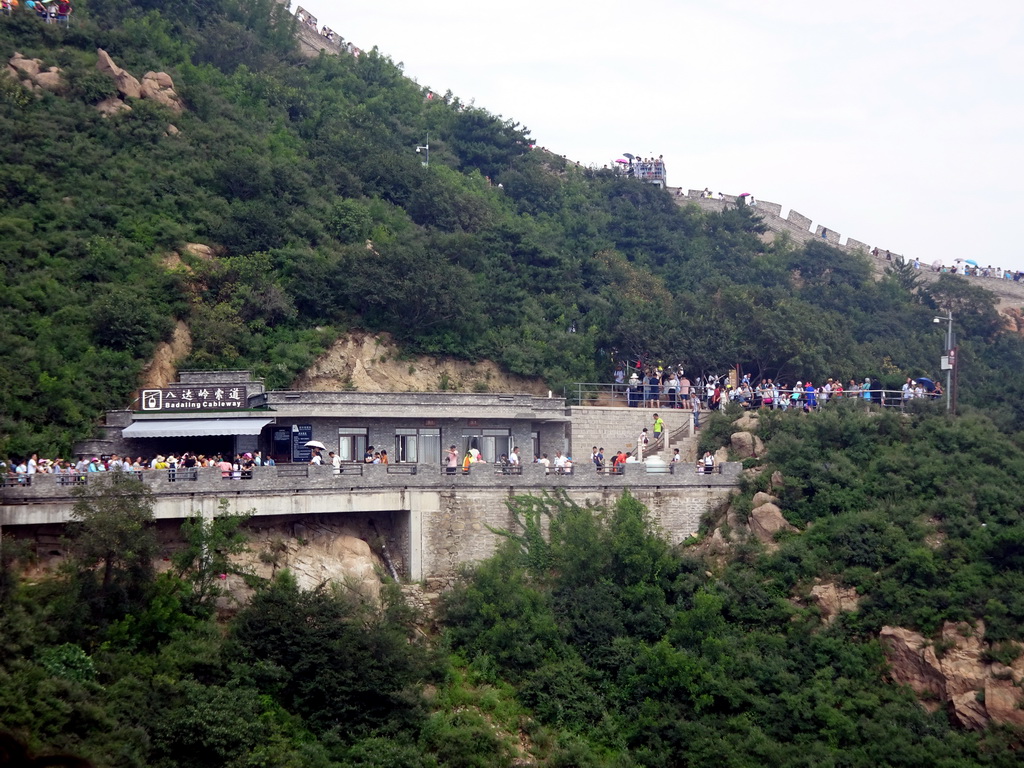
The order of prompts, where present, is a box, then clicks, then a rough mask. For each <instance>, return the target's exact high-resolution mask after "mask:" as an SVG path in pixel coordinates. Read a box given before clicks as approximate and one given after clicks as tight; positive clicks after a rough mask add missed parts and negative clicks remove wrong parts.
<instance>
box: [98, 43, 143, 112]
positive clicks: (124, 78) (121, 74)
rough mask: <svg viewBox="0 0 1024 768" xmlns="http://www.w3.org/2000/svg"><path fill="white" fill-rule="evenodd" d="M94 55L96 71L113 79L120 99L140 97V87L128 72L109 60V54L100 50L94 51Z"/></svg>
mask: <svg viewBox="0 0 1024 768" xmlns="http://www.w3.org/2000/svg"><path fill="white" fill-rule="evenodd" d="M96 55H97V56H98V57H99V59H98V60H97V61H96V69H98V70H99V71H100V72H103V73H104V74H107V75H109V76H110V77H112V78H113V80H114V82H115V83H116V84H117V92H118V93H120V94H121V97H122V98H125V99H138V98H141V97H142V85H141V84H140V83H139V81H138V80H137V79H136V78H135V77H134V76H133V75H132V74H131V73H130V72H128V71H126V70H124V69H121V68H120V67H119V66H117V64H115V63H114V60H113V59H112V58H110V54H109V53H107V52H106V51H104V50H103V49H102V48H98V49H97V50H96Z"/></svg>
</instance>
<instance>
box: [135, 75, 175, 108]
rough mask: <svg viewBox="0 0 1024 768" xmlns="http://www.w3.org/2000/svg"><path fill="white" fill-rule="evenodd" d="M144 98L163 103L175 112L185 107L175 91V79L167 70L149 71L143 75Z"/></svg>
mask: <svg viewBox="0 0 1024 768" xmlns="http://www.w3.org/2000/svg"><path fill="white" fill-rule="evenodd" d="M142 98H144V99H151V100H153V101H155V102H157V103H158V104H163V105H164V106H165V107H167V108H168V109H171V110H173V111H175V112H182V111H184V109H185V107H184V106H183V105H182V103H181V98H180V97H179V96H178V94H177V93H176V92H175V91H174V81H173V80H171V76H170V75H168V74H167V73H166V72H147V73H146V74H145V75H143V76H142Z"/></svg>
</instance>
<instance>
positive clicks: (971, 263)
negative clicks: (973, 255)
mask: <svg viewBox="0 0 1024 768" xmlns="http://www.w3.org/2000/svg"><path fill="white" fill-rule="evenodd" d="M964 263H965V264H970V265H971V266H972V267H976V266H978V262H976V261H975V260H974V259H964Z"/></svg>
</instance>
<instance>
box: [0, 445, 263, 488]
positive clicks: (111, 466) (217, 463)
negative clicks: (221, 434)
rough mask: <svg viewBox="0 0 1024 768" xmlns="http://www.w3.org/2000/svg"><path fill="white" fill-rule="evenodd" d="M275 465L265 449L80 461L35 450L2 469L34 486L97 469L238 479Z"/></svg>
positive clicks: (82, 477) (65, 481) (75, 479)
mask: <svg viewBox="0 0 1024 768" xmlns="http://www.w3.org/2000/svg"><path fill="white" fill-rule="evenodd" d="M274 464H275V462H274V459H273V458H272V457H269V456H268V457H266V458H264V457H263V453H262V452H261V451H256V452H255V453H248V452H247V453H237V454H235V455H234V456H231V455H230V454H227V455H224V454H216V455H214V456H205V455H203V454H194V453H187V452H186V453H182V454H181V455H180V456H175V455H174V454H168V455H167V456H164V455H163V454H157V455H155V456H151V457H143V456H138V457H136V458H134V459H133V458H132V457H131V456H119V455H118V454H116V453H114V454H111V455H110V456H103V457H100V456H93V457H91V458H87V457H83V458H81V459H79V460H78V461H71V460H70V459H62V458H60V457H57V458H55V459H45V458H44V459H40V458H39V455H38V454H36V453H33V454H32V455H31V456H29V457H28V458H26V459H22V460H21V461H17V462H14V461H12V462H10V463H8V462H6V461H2V460H0V472H3V473H4V474H5V475H7V477H8V478H9V479H11V480H12V481H13V482H15V483H18V484H20V485H31V484H32V478H33V477H34V476H35V475H57V476H58V480H57V482H58V483H59V484H61V485H76V484H81V483H84V482H86V480H87V478H88V476H89V475H90V474H93V473H97V472H124V473H129V474H134V475H136V476H138V475H141V474H142V473H143V472H147V471H151V470H164V471H166V472H167V473H168V478H169V479H171V480H174V479H176V478H177V477H178V476H179V474H184V473H186V472H190V471H191V470H195V469H199V468H204V467H209V468H217V469H219V470H220V472H221V477H223V478H227V479H235V480H237V479H246V478H249V477H252V471H253V469H254V468H256V467H260V466H271V467H272V466H274Z"/></svg>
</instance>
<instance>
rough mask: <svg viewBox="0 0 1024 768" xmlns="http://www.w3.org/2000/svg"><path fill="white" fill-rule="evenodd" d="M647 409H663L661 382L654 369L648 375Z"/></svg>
mask: <svg viewBox="0 0 1024 768" xmlns="http://www.w3.org/2000/svg"><path fill="white" fill-rule="evenodd" d="M647 407H648V408H660V407H661V380H660V379H659V378H658V372H657V371H656V370H654V369H653V368H652V369H651V370H650V371H648V373H647Z"/></svg>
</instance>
